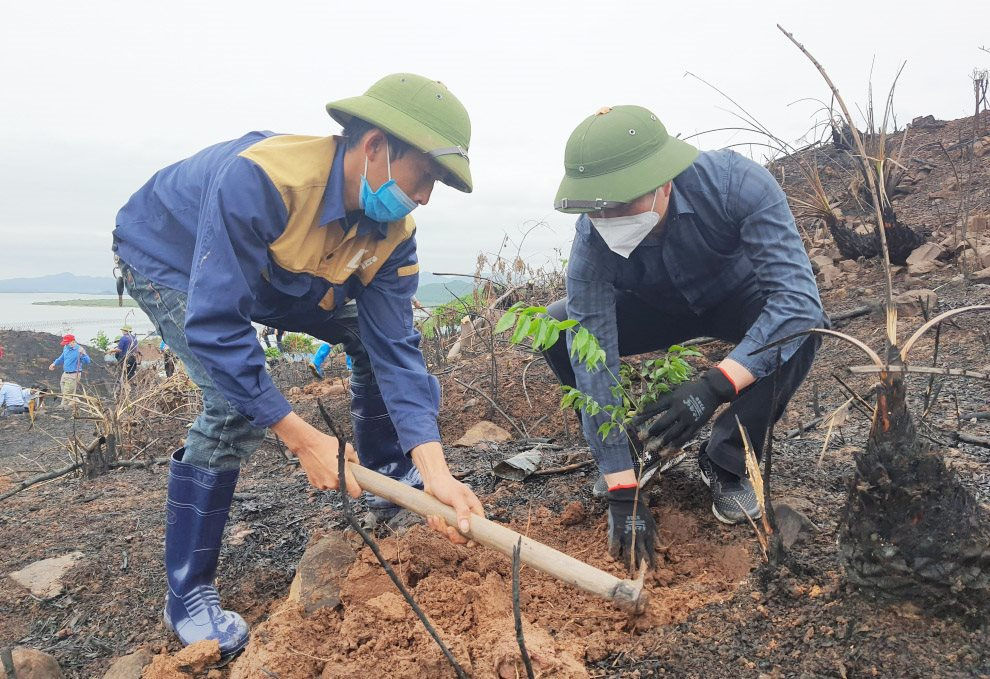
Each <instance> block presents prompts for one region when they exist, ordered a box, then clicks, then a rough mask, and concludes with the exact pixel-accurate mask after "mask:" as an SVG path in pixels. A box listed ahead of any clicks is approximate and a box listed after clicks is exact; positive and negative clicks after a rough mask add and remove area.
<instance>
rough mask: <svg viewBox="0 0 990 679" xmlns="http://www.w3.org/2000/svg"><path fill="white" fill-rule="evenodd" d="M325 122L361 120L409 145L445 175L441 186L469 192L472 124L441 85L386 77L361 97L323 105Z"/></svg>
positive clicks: (418, 78)
mask: <svg viewBox="0 0 990 679" xmlns="http://www.w3.org/2000/svg"><path fill="white" fill-rule="evenodd" d="M327 113H329V114H330V117H331V118H333V119H334V120H336V121H337V122H338V123H340V124H341V125H342V126H346V125H347V123H348V122H349V121H350V119H351V118H360V119H361V120H365V121H367V122H369V123H371V124H372V125H375V126H376V127H380V128H381V129H383V130H385V131H386V132H388V133H389V134H393V135H395V136H396V137H398V138H399V139H401V140H402V141H405V142H408V143H409V144H412V145H413V146H415V147H416V148H418V149H419V150H420V151H422V152H423V153H425V154H426V155H428V156H431V157H432V158H433V159H434V160H436V161H437V162H438V163H440V164H441V165H443V167H444V168H445V169H446V170H448V172H447V177H446V178H445V180H444V181H445V183H447V184H449V185H450V186H453V187H454V188H455V189H458V190H459V191H464V192H465V193H470V192H471V190H472V189H473V188H474V186H473V184H472V182H471V168H470V166H469V165H468V146H469V145H470V143H471V120H470V118H468V114H467V111H466V110H465V109H464V106H463V105H462V104H461V102H460V101H459V100H458V99H457V97H455V96H454V95H453V94H451V93H450V90H448V89H447V87H446V85H444V84H443V83H441V82H440V81H438V80H430V79H428V78H424V77H423V76H421V75H414V74H412V73H393V74H392V75H387V76H385V77H384V78H382V79H381V80H379V81H378V82H376V83H375V84H374V85H372V86H371V87H369V88H368V91H367V92H365V93H364V94H363V95H361V96H360V97H350V98H348V99H341V100H340V101H331V102H330V103H329V104H327Z"/></svg>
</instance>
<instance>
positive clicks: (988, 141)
mask: <svg viewBox="0 0 990 679" xmlns="http://www.w3.org/2000/svg"><path fill="white" fill-rule="evenodd" d="M988 153H990V135H988V136H986V137H983V139H977V140H976V141H975V142H973V156H975V157H976V158H982V157H983V156H985V155H987V154H988Z"/></svg>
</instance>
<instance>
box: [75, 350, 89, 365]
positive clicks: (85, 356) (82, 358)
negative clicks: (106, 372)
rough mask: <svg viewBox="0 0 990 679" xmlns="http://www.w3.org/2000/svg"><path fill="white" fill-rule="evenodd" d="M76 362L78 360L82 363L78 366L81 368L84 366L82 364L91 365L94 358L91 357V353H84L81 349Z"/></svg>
mask: <svg viewBox="0 0 990 679" xmlns="http://www.w3.org/2000/svg"><path fill="white" fill-rule="evenodd" d="M76 362H77V363H81V365H79V366H77V367H79V368H81V367H82V366H84V365H89V364H90V363H92V362H93V359H91V358H90V357H89V354H84V353H83V352H82V350H80V351H79V354H78V355H77V360H76Z"/></svg>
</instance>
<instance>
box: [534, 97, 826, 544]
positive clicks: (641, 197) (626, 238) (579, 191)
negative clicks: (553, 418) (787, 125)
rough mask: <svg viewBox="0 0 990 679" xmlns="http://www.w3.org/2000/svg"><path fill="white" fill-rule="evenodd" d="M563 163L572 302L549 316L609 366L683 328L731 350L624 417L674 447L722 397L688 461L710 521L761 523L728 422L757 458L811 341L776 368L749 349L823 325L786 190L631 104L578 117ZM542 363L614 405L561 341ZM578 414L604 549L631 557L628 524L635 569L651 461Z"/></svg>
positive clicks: (783, 355) (605, 376) (602, 375)
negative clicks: (708, 503) (572, 325)
mask: <svg viewBox="0 0 990 679" xmlns="http://www.w3.org/2000/svg"><path fill="white" fill-rule="evenodd" d="M564 168H565V174H564V178H563V180H562V181H561V183H560V188H559V190H558V192H557V197H556V205H555V207H556V208H557V209H558V210H560V211H562V212H569V213H579V214H581V216H580V217H579V218H578V220H577V225H576V231H577V233H576V235H575V238H574V241H573V244H572V247H571V255H570V258H569V260H568V264H567V298H566V300H560V301H558V302H555V303H554V304H552V305H551V306H550V307H549V309H548V311H549V313H550V315H552V316H554V317H555V318H558V319H563V318H570V319H574V320H576V321H578V322H579V323H580V324H581V325H582V326H583V327H584V328H587V330H588V331H589V332H590V333H591V334H592V335H594V336H595V337H596V338H597V339H598V341H599V343H600V344H601V346H602V348H603V349H604V350H605V354H606V364H607V366H608V369H609V370H610V371H611V372H612V374H614V375H618V374H619V358H620V357H621V356H628V355H633V354H641V353H645V352H649V351H655V350H661V349H665V348H666V347H669V346H670V345H672V344H677V343H679V342H683V341H685V340H688V339H690V338H692V337H699V336H714V337H717V338H719V339H722V340H725V341H727V342H731V343H733V344H735V345H736V346H735V348H734V349H733V350H732V351H731V352H730V353H729V355H728V357H726V358H725V359H724V360H722V361H721V362H720V363H719V364H718V365H717V366H715V367H714V368H712V369H710V370H708V371H707V372H705V373H704V374H703V375H701V376H700V377H698V378H697V379H694V380H692V381H690V382H686V383H683V384H681V385H679V386H677V387H675V388H674V389H673V391H672V392H671V393H669V394H666V395H663V396H661V397H660V399H658V400H657V401H656V402H655V403H654V404H651V405H648V406H646V407H645V409H644V412H643V413H640V414H639V416H638V417H637V418H636V419H634V421H633V423H632V424H633V426H639V425H642V429H641V430H640V431H641V432H642V433H643V434H645V436H646V437H648V438H657V439H659V443H661V444H662V445H664V446H672V447H675V448H680V447H682V446H684V445H685V444H686V443H687V442H688V441H690V440H691V439H692V438H693V437H694V436H695V435H696V434H697V433H698V432H699V431H700V430H701V428H702V427H703V426H704V425H705V424H706V423H707V422H708V420H709V419H710V418H711V417H712V415H713V414H714V413H715V410H716V409H717V408H718V407H719V406H721V405H722V404H726V403H728V404H730V405H729V407H728V408H727V409H726V410H725V411H724V412H723V413H722V414H721V416H720V417H718V418H717V419H716V420H715V422H714V424H713V426H712V429H711V434H710V436H709V438H708V439H707V440H706V441H704V442H703V443H702V444H701V445H700V447H699V455H698V465H699V467H700V471H701V477H702V480H703V481H704V483H706V484H707V485H708V486H709V487H710V488H711V494H712V511H713V513H714V514H715V517H716V518H717V519H718V520H719V521H722V522H724V523H728V524H735V523H741V522H744V521H746V520H747V518H746V517H747V515H748V516H749V517H750V518H758V517H759V515H760V509H759V505H758V503H757V501H756V497H755V495H754V493H753V488H752V484H751V483H750V481H749V479H748V478H746V473H745V459H744V452H743V445H742V440H741V436H740V433H739V429H738V426H737V424H736V418H737V417H738V418H739V421H741V422H742V425H743V426H744V427H745V428H746V430H747V433H748V434H749V437H750V439H752V442H753V445H754V447H755V449H756V454H757V456H759V455H760V453H761V452H762V449H763V436H764V432H765V431H766V428H767V424H768V422H769V420H770V418H771V417H772V418H774V419H777V418H779V417H780V416H781V414H782V413H783V412H784V409H785V407H786V406H787V403H788V401H789V400H790V398H791V396H793V394H794V392H795V391H796V390H797V388H798V386H799V385H800V384H801V381H802V380H803V379H804V377H805V375H806V374H807V372H808V370H809V369H810V367H811V361H812V359H813V358H814V354H815V350H816V348H817V346H818V340H817V339H814V338H811V337H807V338H799V339H795V340H793V341H791V342H789V343H787V344H785V345H783V346H782V347H781V348H780V360H781V365H780V368H779V370H777V365H776V351H766V352H763V353H759V354H755V355H754V354H753V352H754V351H755V350H757V349H759V348H760V347H762V346H764V345H765V344H768V343H771V342H774V341H776V340H779V339H782V338H784V337H787V336H788V335H792V334H794V333H797V332H801V331H804V330H808V329H809V328H813V327H821V326H823V325H824V324H825V323H826V322H827V319H826V317H825V313H824V311H823V309H822V304H821V300H820V299H819V296H818V289H817V287H816V285H815V279H814V275H813V274H812V271H811V264H810V262H809V261H808V255H807V254H806V253H805V250H804V247H803V244H802V242H801V237H800V236H799V234H798V231H797V227H796V226H795V224H794V217H793V215H792V214H791V211H790V209H789V208H788V205H787V199H786V198H785V196H784V193H783V191H782V190H781V188H780V186H779V185H778V184H777V182H776V180H775V179H774V178H773V176H772V175H771V174H770V173H769V172H768V171H767V170H766V169H765V168H763V167H761V166H760V165H758V164H756V163H755V162H753V161H751V160H749V159H747V158H744V157H743V156H741V155H739V154H737V153H734V152H732V151H728V150H723V151H713V152H705V153H700V154H699V152H698V151H697V149H695V148H694V147H692V146H690V145H689V144H686V143H684V142H682V141H680V140H679V139H676V138H674V137H671V136H670V135H668V134H667V131H666V129H665V128H664V126H663V125H662V124H661V123H660V121H659V120H658V119H657V117H656V116H655V115H653V114H652V113H651V112H650V111H648V110H646V109H645V108H642V107H639V106H616V107H614V108H605V109H601V110H600V111H599V112H598V113H596V114H595V115H592V116H590V117H588V118H587V119H585V120H584V121H583V122H582V123H581V124H580V125H579V126H578V127H577V129H575V130H574V132H573V133H572V134H571V136H570V138H569V139H568V141H567V147H566V150H565V152H564ZM547 360H548V363H549V364H550V366H551V368H552V370H553V371H554V373H555V374H556V375H557V377H558V379H560V381H561V382H562V383H564V384H567V385H570V386H576V387H577V388H578V389H580V390H581V391H582V392H584V393H585V394H588V395H589V396H590V397H592V398H594V399H595V400H596V401H598V403H599V404H601V405H603V406H604V405H609V404H618V401H617V399H616V398H615V396H613V394H612V393H611V391H610V387H612V386H613V382H612V380H611V378H610V376H609V373H608V372H607V371H606V370H603V369H598V370H597V371H595V372H589V371H588V370H586V369H585V367H584V366H583V365H582V364H581V363H580V362H579V361H578V360H577V359H573V361H572V359H570V358H569V356H568V350H567V347H566V346H565V345H564V343H563V342H558V343H557V344H556V345H555V346H553V347H552V348H551V349H550V350H549V351H548V352H547ZM775 372H776V374H774V373H775ZM774 384H776V390H777V393H776V394H774V393H772V392H773V387H774ZM771 403H776V404H777V408H776V411H775V412H771V407H770V404H771ZM658 416H659V417H658ZM582 419H583V426H584V435H585V438H586V439H587V440H588V443H589V445H590V446H591V448H592V451H593V453H594V456H595V459H596V460H597V462H598V467H599V470H600V471H601V473H602V474H603V477H604V478H603V479H602V480H601V483H600V486H601V487H602V490H603V491H604V493H605V494H606V495H607V498H608V503H609V544H610V548H611V551H612V553H613V554H615V555H622V556H623V557H627V556H628V552H629V550H630V547H631V542H632V538H633V534H634V531H635V530H636V529H638V531H639V532H638V536H641V537H637V538H636V550H635V551H636V554H635V563H639V561H640V559H641V558H647V559H648V560H650V561H652V559H653V553H652V552H653V542H652V540H653V534H654V531H655V523H654V520H653V516H652V514H651V512H650V509H649V505H648V503H647V502H646V501H645V498H638V502H636V500H637V484H638V478H642V477H645V476H647V472H648V471H649V469H650V468H651V467H655V466H657V465H659V464H660V463H661V461H660V459H659V457H657V458H655V459H649V458H648V459H645V460H642V461H641V462H642V464H641V465H640V464H634V462H640V461H639V460H634V459H633V458H634V454H633V451H631V450H630V444H629V440H628V439H627V437H626V435H625V434H624V433H623V431H622V428H619V427H617V428H615V429H614V430H613V431H612V432H611V434H610V435H609V436H608V437H607V438H606V439H605V440H604V441H603V440H602V438H601V437H600V436H599V435H598V434H597V431H598V427H599V425H601V424H602V423H603V422H604V421H606V420H607V419H608V416H607V415H606V414H605V413H602V414H599V415H596V416H588V415H587V414H585V415H584V416H583V418H582ZM640 469H641V470H642V474H640V473H639V472H640Z"/></svg>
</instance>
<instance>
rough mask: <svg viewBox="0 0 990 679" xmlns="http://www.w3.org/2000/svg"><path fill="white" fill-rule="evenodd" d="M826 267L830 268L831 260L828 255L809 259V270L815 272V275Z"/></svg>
mask: <svg viewBox="0 0 990 679" xmlns="http://www.w3.org/2000/svg"><path fill="white" fill-rule="evenodd" d="M826 266H832V258H831V257H829V256H828V255H815V256H814V257H812V258H811V268H812V269H814V270H815V273H818V272H820V271H821V270H822V269H823V268H824V267H826Z"/></svg>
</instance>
